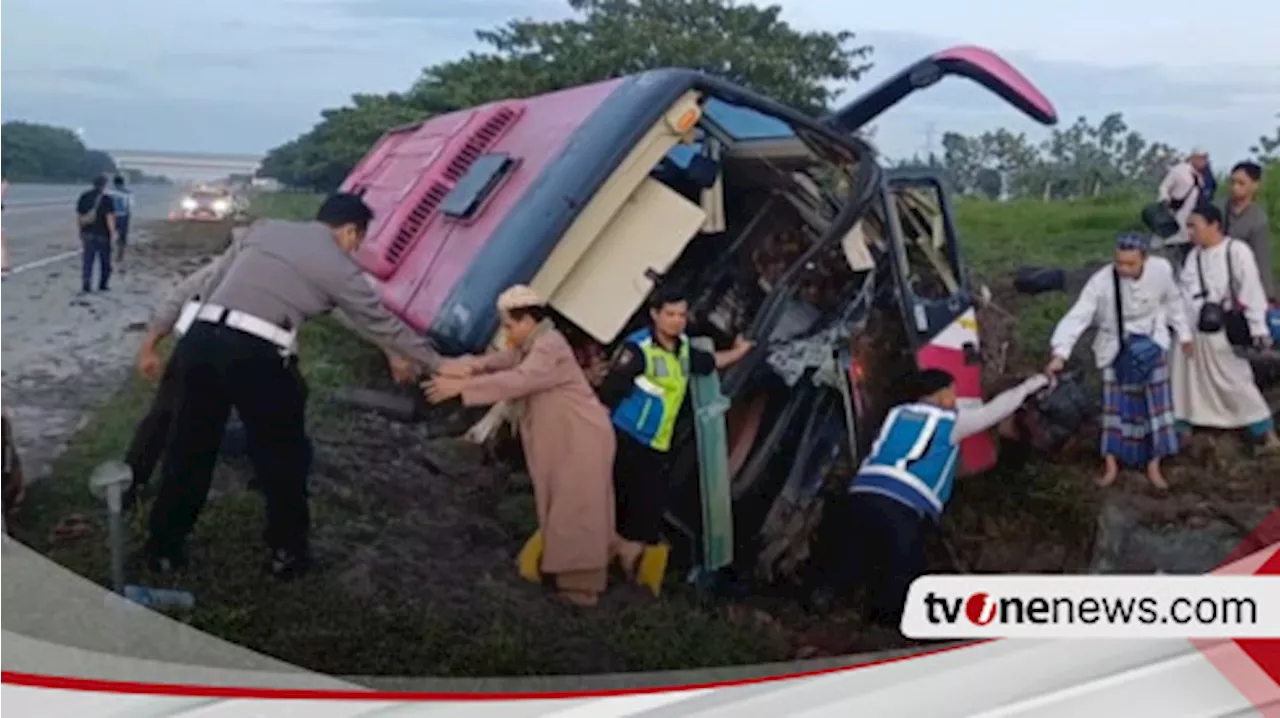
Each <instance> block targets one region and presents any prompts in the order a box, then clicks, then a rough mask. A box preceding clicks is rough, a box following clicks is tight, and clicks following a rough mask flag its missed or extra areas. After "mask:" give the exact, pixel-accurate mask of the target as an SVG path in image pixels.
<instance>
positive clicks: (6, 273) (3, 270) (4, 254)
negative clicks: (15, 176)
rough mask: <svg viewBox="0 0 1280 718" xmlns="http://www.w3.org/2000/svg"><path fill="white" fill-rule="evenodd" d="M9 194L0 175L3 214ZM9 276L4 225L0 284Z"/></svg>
mask: <svg viewBox="0 0 1280 718" xmlns="http://www.w3.org/2000/svg"><path fill="white" fill-rule="evenodd" d="M8 193H9V180H6V179H5V178H4V175H3V174H0V212H4V196H5V195H8ZM6 276H9V244H8V243H6V242H5V235H4V225H0V282H4V279H5V278H6Z"/></svg>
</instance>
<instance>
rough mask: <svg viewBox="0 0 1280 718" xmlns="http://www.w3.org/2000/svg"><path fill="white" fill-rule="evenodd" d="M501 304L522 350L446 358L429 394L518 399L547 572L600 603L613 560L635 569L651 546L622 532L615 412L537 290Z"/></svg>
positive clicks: (510, 294) (568, 592)
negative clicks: (619, 528) (600, 396)
mask: <svg viewBox="0 0 1280 718" xmlns="http://www.w3.org/2000/svg"><path fill="white" fill-rule="evenodd" d="M498 308H499V310H500V312H501V314H502V327H503V331H504V332H505V334H506V336H507V339H508V342H509V343H510V344H512V345H513V348H511V349H507V350H505V351H501V352H496V353H493V354H488V355H485V356H482V357H463V358H460V359H454V360H451V361H447V362H445V363H444V365H443V366H441V368H440V373H439V375H438V376H437V377H436V378H435V379H434V380H432V381H429V382H427V383H426V384H425V385H424V386H425V388H426V389H427V392H426V394H427V398H428V400H430V401H431V402H432V403H440V402H443V401H447V400H449V399H451V398H454V397H458V396H460V397H461V398H462V402H463V404H465V405H467V406H483V405H489V404H496V403H498V402H504V401H505V402H508V404H509V406H510V407H511V410H512V411H513V412H514V417H515V419H516V422H515V423H516V426H517V428H518V431H519V433H520V439H521V444H522V445H523V447H524V453H525V462H526V464H527V465H528V468H529V477H530V479H531V480H532V482H533V494H534V501H535V504H536V507H537V514H538V527H539V530H540V532H541V536H542V559H541V565H540V567H539V568H540V570H541V573H542V574H544V575H546V574H550V575H551V576H553V577H554V580H555V584H556V587H557V589H559V592H560V595H561V596H562V597H563V598H565V599H567V600H569V601H571V602H572V603H575V604H577V605H581V606H592V605H595V604H596V603H597V602H598V600H599V595H600V593H602V592H603V591H604V589H605V586H606V584H607V582H608V567H609V564H610V563H611V561H612V560H613V559H614V558H617V559H618V560H619V561H620V562H621V563H622V564H623V566H624V569H626V570H630V571H632V572H634V570H635V569H634V565H635V563H636V562H637V561H638V559H639V557H640V554H641V552H642V547H641V546H640V545H639V544H631V543H630V542H624V541H621V540H620V539H619V538H618V535H617V532H616V526H615V516H614V496H613V460H614V451H615V440H614V435H613V425H612V423H611V422H610V420H609V412H608V410H607V409H605V407H604V405H603V404H601V403H600V401H599V399H597V398H596V394H595V391H594V390H592V388H591V385H590V384H589V383H588V382H587V378H586V375H585V374H584V373H583V371H582V368H581V367H580V366H579V365H578V362H577V360H576V358H575V357H574V354H573V349H572V347H570V345H569V342H568V340H567V339H565V337H564V335H563V334H561V333H560V332H559V331H557V330H556V329H555V326H554V325H553V324H552V322H551V319H550V316H549V309H548V308H547V307H546V305H545V303H544V302H543V301H542V300H541V299H539V298H538V297H537V295H535V294H534V293H533V290H531V289H529V288H528V287H524V286H521V285H517V286H516V287H512V288H511V289H509V290H508V291H507V292H504V293H503V295H502V296H501V297H499V299H498Z"/></svg>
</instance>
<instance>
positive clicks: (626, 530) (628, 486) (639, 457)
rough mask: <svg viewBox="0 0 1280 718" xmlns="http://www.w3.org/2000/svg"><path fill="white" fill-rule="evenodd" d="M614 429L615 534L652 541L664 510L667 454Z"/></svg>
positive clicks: (658, 532)
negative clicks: (616, 532) (616, 445)
mask: <svg viewBox="0 0 1280 718" xmlns="http://www.w3.org/2000/svg"><path fill="white" fill-rule="evenodd" d="M614 433H615V434H616V435H617V443H618V452H617V454H616V455H615V457H614V460H613V485H614V497H615V500H616V502H617V521H618V534H619V535H621V536H622V537H623V538H624V539H627V540H628V541H639V542H641V543H646V544H656V543H658V542H659V541H661V540H662V526H663V520H664V519H663V515H664V514H665V513H666V511H667V493H668V491H669V480H668V474H669V473H670V470H671V466H670V462H669V461H668V455H667V454H666V453H665V452H661V451H657V450H655V449H653V448H650V447H648V446H645V445H644V444H641V443H640V442H639V441H636V440H635V439H634V438H632V437H631V435H630V434H628V433H626V432H625V431H621V430H619V429H616V428H615V429H614Z"/></svg>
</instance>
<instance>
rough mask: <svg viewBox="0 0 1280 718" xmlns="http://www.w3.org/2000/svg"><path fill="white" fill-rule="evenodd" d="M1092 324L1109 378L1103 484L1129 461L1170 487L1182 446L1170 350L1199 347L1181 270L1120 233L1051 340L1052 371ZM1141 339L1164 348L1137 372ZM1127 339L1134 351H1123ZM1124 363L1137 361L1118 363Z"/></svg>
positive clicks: (1137, 238)
mask: <svg viewBox="0 0 1280 718" xmlns="http://www.w3.org/2000/svg"><path fill="white" fill-rule="evenodd" d="M1117 291H1118V292H1119V298H1118V299H1117V296H1116V293H1117ZM1089 329H1097V333H1095V334H1094V337H1093V356H1094V361H1095V362H1096V364H1097V367H1098V369H1100V370H1101V371H1102V385H1103V388H1102V399H1103V401H1102V404H1103V419H1102V441H1101V452H1102V459H1103V471H1102V475H1101V476H1100V477H1099V479H1098V485H1100V486H1109V485H1110V484H1111V483H1112V482H1114V481H1115V480H1116V476H1117V475H1118V474H1119V471H1120V466H1121V465H1124V466H1131V467H1136V468H1142V469H1145V470H1146V472H1147V479H1148V480H1149V481H1151V483H1152V485H1153V486H1155V487H1156V488H1158V489H1167V488H1169V484H1168V482H1167V481H1166V480H1165V477H1164V473H1163V471H1162V470H1161V466H1160V462H1161V460H1162V459H1164V458H1166V457H1170V456H1173V455H1175V454H1177V453H1178V448H1179V445H1178V434H1177V431H1176V428H1175V422H1176V419H1177V416H1176V414H1175V412H1174V402H1173V392H1172V389H1171V387H1170V383H1169V381H1170V380H1169V367H1168V354H1169V349H1170V348H1171V347H1172V345H1173V343H1174V341H1175V340H1176V341H1177V343H1178V344H1179V346H1180V348H1179V351H1181V352H1183V353H1185V354H1188V355H1189V354H1191V352H1192V336H1191V326H1190V324H1189V323H1188V322H1187V316H1186V313H1185V307H1184V303H1183V301H1182V293H1181V292H1180V291H1179V288H1178V280H1177V274H1176V272H1174V269H1173V267H1172V266H1171V265H1170V264H1169V262H1168V261H1167V260H1165V259H1164V258H1163V257H1148V256H1147V243H1146V238H1145V237H1143V236H1142V235H1140V234H1136V233H1128V234H1124V235H1121V236H1120V237H1119V238H1118V239H1117V240H1116V250H1115V256H1114V258H1113V260H1112V262H1111V263H1110V264H1108V265H1107V266H1105V267H1103V268H1102V269H1099V270H1098V271H1097V272H1095V273H1094V275H1093V276H1092V277H1090V278H1089V281H1088V283H1086V284H1085V286H1084V289H1083V290H1082V291H1081V292H1080V297H1079V298H1078V299H1076V302H1075V304H1073V305H1072V306H1071V309H1070V310H1069V311H1068V312H1067V313H1066V315H1065V316H1063V318H1062V319H1061V320H1060V321H1059V322H1058V326H1057V327H1056V328H1055V329H1054V332H1053V337H1052V338H1051V339H1050V340H1049V343H1050V346H1051V348H1052V349H1053V358H1052V359H1051V360H1050V361H1049V366H1048V367H1046V372H1047V373H1049V374H1056V373H1058V372H1059V371H1062V369H1063V367H1065V366H1066V363H1067V360H1068V359H1070V358H1071V351H1072V349H1073V348H1074V347H1075V345H1076V342H1077V341H1079V339H1080V337H1081V336H1083V335H1084V333H1085V332H1086V331H1088V330H1089ZM1171 329H1172V331H1170V330H1171ZM1121 331H1123V333H1124V336H1123V337H1122V336H1121ZM1139 342H1151V343H1154V344H1155V346H1156V347H1158V348H1159V353H1158V355H1157V354H1155V352H1152V353H1151V355H1152V356H1150V358H1149V359H1147V360H1146V361H1145V362H1144V363H1145V364H1147V366H1146V368H1145V371H1143V372H1142V374H1143V375H1142V376H1140V377H1135V376H1133V374H1134V373H1135V372H1134V371H1133V370H1131V368H1132V367H1133V361H1132V356H1131V352H1132V351H1133V349H1134V346H1135V345H1136V344H1137V343H1139ZM1125 346H1127V347H1128V348H1129V350H1130V356H1122V355H1124V354H1125V352H1123V351H1122V347H1125ZM1121 362H1128V363H1129V366H1128V367H1119V368H1117V366H1116V365H1117V363H1121Z"/></svg>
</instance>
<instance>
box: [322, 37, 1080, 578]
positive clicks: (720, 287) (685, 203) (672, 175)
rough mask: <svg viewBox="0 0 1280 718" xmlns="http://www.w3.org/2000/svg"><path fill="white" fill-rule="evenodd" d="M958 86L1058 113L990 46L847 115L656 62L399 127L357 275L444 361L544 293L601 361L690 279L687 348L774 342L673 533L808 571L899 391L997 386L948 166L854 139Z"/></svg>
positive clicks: (681, 469) (924, 63) (677, 499)
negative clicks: (931, 376) (927, 381)
mask: <svg viewBox="0 0 1280 718" xmlns="http://www.w3.org/2000/svg"><path fill="white" fill-rule="evenodd" d="M947 75H958V76H961V77H967V78H969V79H971V80H974V81H976V82H977V83H979V84H981V85H982V86H984V87H986V88H987V89H989V90H991V91H993V92H994V93H996V94H997V95H999V96H1000V97H1002V98H1003V99H1005V100H1006V101H1007V102H1009V103H1011V104H1012V105H1014V106H1015V107H1016V108H1018V109H1019V110H1021V111H1022V112H1023V113H1025V114H1027V115H1028V116H1030V117H1031V118H1032V119H1034V120H1035V121H1037V122H1040V123H1043V124H1052V123H1054V122H1056V115H1055V111H1054V109H1053V107H1052V105H1051V104H1050V103H1049V102H1048V100H1047V99H1046V98H1045V97H1044V96H1043V95H1042V94H1041V93H1040V92H1039V91H1038V90H1036V89H1035V88H1034V87H1033V86H1032V85H1031V83H1030V82H1028V81H1027V80H1026V79H1025V78H1024V77H1023V76H1022V75H1020V74H1019V73H1018V72H1017V71H1016V70H1015V69H1013V68H1012V67H1010V66H1009V65H1008V64H1007V63H1005V62H1004V61H1003V60H1001V59H1000V58H999V57H998V56H996V55H994V54H993V53H991V52H988V51H986V50H983V49H981V48H975V47H960V48H953V49H950V50H946V51H943V52H940V53H937V54H935V55H933V56H930V57H928V58H925V59H923V60H921V61H920V62H918V63H916V64H914V65H912V66H911V67H909V68H907V69H905V70H903V71H902V72H901V73H899V74H898V75H896V76H894V77H892V78H890V79H889V80H887V81H886V82H884V83H882V84H881V85H879V86H877V87H875V88H874V89H872V90H871V91H870V92H868V93H866V94H864V95H863V96H861V97H859V98H858V99H856V100H854V101H853V102H851V103H849V104H848V105H846V106H845V107H843V108H842V109H840V110H839V111H838V112H836V113H834V114H832V115H831V116H829V117H826V118H813V117H808V116H806V115H804V114H802V113H799V112H797V111H795V110H793V109H790V108H788V107H786V106H784V105H781V104H779V103H777V102H775V101H773V100H770V99H768V98H766V97H762V96H760V95H758V94H755V93H752V92H750V91H748V90H746V89H743V88H742V87H739V86H737V85H734V84H731V83H728V82H725V81H721V80H717V79H714V78H712V77H708V76H707V75H705V74H701V73H698V72H693V71H687V70H678V69H674V70H656V71H650V72H645V73H643V74H639V75H634V76H629V77H623V78H618V79H612V80H607V81H604V82H599V83H595V84H591V85H585V86H581V87H575V88H571V89H567V90H562V91H558V92H553V93H549V94H545V95H540V96H536V97H530V98H524V99H511V100H504V101H500V102H495V103H491V104H488V105H485V106H482V107H477V108H473V109H468V110H463V111H460V112H454V113H451V114H447V115H442V116H438V117H433V118H431V119H429V120H427V121H424V122H421V123H419V124H414V125H410V126H406V127H400V128H396V129H393V130H390V131H389V132H387V133H386V134H385V135H384V136H383V137H382V138H381V139H380V140H379V141H378V142H377V144H375V145H374V146H373V147H372V148H371V150H370V151H369V152H368V154H367V155H366V156H365V157H364V158H363V160H362V161H361V162H360V163H359V164H358V165H357V167H356V168H355V169H354V170H353V171H352V173H351V174H350V176H349V177H348V178H347V179H346V181H345V182H344V184H343V187H342V189H343V190H345V191H349V192H355V193H358V194H360V195H362V196H363V197H364V198H365V200H366V201H367V202H368V203H369V205H370V206H371V207H372V208H373V209H374V211H375V213H376V216H375V219H374V222H373V224H372V226H371V227H370V229H369V234H368V237H367V239H366V241H365V243H364V246H363V247H362V248H361V250H360V252H359V254H358V255H357V260H358V261H359V263H360V264H361V266H362V267H363V268H364V269H365V270H366V272H367V273H368V274H369V275H370V277H371V279H372V280H373V281H374V283H375V284H376V286H377V287H378V288H379V291H380V293H381V296H382V299H383V301H384V302H385V304H386V305H387V306H388V307H389V308H390V309H391V310H392V311H393V312H394V313H396V314H397V315H398V316H400V317H401V318H402V319H404V320H405V321H406V322H407V323H408V324H410V325H411V326H413V327H415V328H416V329H418V330H419V331H422V332H424V333H427V334H428V335H430V337H431V338H432V339H433V340H434V341H435V342H436V343H437V345H438V346H439V347H440V348H441V349H442V351H444V352H445V353H463V352H472V353H476V352H482V351H484V350H485V349H486V347H488V346H490V345H492V344H494V343H496V342H497V341H498V337H496V336H495V334H496V332H497V328H498V317H497V314H496V310H495V307H494V304H495V300H496V297H497V296H498V294H499V293H500V292H502V291H503V290H504V289H506V288H507V287H508V286H510V285H512V284H516V283H526V284H529V285H531V286H532V287H533V288H534V289H536V290H537V291H538V292H539V294H540V295H541V296H543V297H547V298H548V300H549V303H550V305H551V307H552V308H553V309H554V310H555V312H556V313H557V315H558V317H557V318H558V320H560V324H561V326H562V328H563V329H564V330H565V333H566V335H567V336H568V337H569V338H570V340H571V341H572V342H573V343H574V345H575V348H576V349H577V351H578V353H579V358H580V361H581V362H582V363H583V365H584V367H589V368H599V367H600V366H601V365H602V364H603V363H604V362H606V361H607V357H609V356H610V355H611V352H612V350H613V348H614V347H615V345H616V344H617V343H618V342H619V341H620V340H621V339H622V337H624V336H626V335H627V333H628V332H630V331H631V330H632V329H634V328H635V327H637V326H638V325H640V324H642V323H644V322H645V321H647V311H645V310H644V306H645V300H646V298H647V296H648V295H649V294H650V292H651V291H652V290H653V288H654V287H655V285H656V284H658V283H659V282H661V283H663V284H675V285H677V286H679V287H681V288H683V289H684V290H685V291H686V293H687V295H688V296H690V297H691V302H690V310H691V330H690V334H691V335H701V336H704V337H707V338H708V340H709V341H711V342H713V343H714V344H715V345H716V346H717V347H718V348H722V347H725V346H727V345H728V344H729V343H730V342H731V341H732V339H733V337H734V336H735V335H737V334H738V333H743V334H745V335H746V336H747V337H748V338H750V339H752V340H754V341H755V342H756V348H755V350H754V351H753V352H752V354H751V355H750V356H749V357H748V358H747V359H745V360H744V361H742V362H740V363H739V364H737V365H735V366H734V367H732V368H731V369H728V370H726V371H725V372H724V375H723V376H722V377H720V378H719V380H720V384H719V386H711V387H702V389H703V391H697V390H696V389H697V387H695V391H694V392H692V393H693V394H694V403H695V406H694V409H695V410H694V411H692V412H687V414H689V415H690V416H691V418H690V419H689V420H688V421H687V423H688V424H689V425H688V426H682V427H680V428H678V430H677V441H676V442H675V443H674V444H673V449H672V451H673V454H672V456H673V461H674V470H673V474H674V475H673V476H672V477H671V483H672V486H673V491H675V492H676V495H675V496H673V501H672V503H671V506H672V511H671V512H670V514H669V516H668V518H669V523H670V525H671V526H672V528H673V529H674V530H673V531H671V532H669V533H670V534H671V535H672V536H673V538H674V542H675V543H678V544H683V546H684V547H687V548H688V549H689V550H688V551H687V552H681V551H677V555H679V554H680V553H684V554H685V555H688V556H689V557H690V565H691V567H695V568H699V569H702V570H703V571H710V572H714V571H718V570H720V569H724V568H729V567H732V568H733V569H736V570H737V571H738V572H739V573H740V574H741V573H742V572H743V571H744V570H745V571H749V572H754V573H756V574H757V575H758V576H760V577H762V578H764V579H766V580H772V579H774V578H777V577H778V576H781V575H791V574H793V573H794V570H795V569H796V568H797V567H798V566H800V565H801V564H803V562H804V561H805V559H806V557H807V556H808V551H809V548H808V546H809V543H810V539H811V536H812V534H813V529H814V527H815V526H816V523H817V521H818V520H819V519H820V516H821V504H822V501H821V496H822V493H823V487H824V486H825V485H827V484H828V481H827V479H828V478H829V477H836V476H842V477H843V478H844V479H847V478H848V471H849V470H851V469H852V466H853V465H855V462H856V461H857V460H858V458H859V457H860V456H861V455H862V454H863V453H864V452H865V451H866V450H867V448H868V447H869V445H870V441H871V439H872V438H873V436H874V432H875V430H876V429H877V427H878V425H879V423H880V421H881V420H882V418H883V415H884V412H885V411H886V410H887V408H888V407H887V404H889V403H890V402H892V401H893V400H894V399H895V397H894V396H893V387H894V384H895V381H896V379H897V378H899V377H901V376H902V375H903V374H904V373H905V372H907V371H910V370H911V369H914V368H915V367H917V366H920V367H939V368H944V369H946V370H948V371H949V372H951V373H952V374H953V375H954V376H955V377H956V378H957V384H958V387H957V388H958V391H959V394H960V395H961V396H962V397H963V399H964V400H969V401H979V400H981V398H982V396H983V393H982V385H981V352H980V349H979V340H978V327H977V321H976V313H975V300H974V295H975V288H974V287H973V286H972V284H971V281H970V278H969V276H968V274H967V273H966V271H965V269H964V265H963V262H962V259H961V247H960V243H959V241H958V238H957V237H956V232H955V227H954V224H953V218H952V216H951V209H950V204H949V195H948V189H947V187H946V185H945V184H944V182H943V181H942V178H941V176H940V175H938V174H937V173H935V172H932V171H925V170H921V171H915V170H913V171H897V170H886V169H884V168H882V167H881V166H880V165H879V164H877V161H876V157H875V153H874V151H873V149H872V148H871V147H870V146H869V145H868V144H867V143H866V142H864V141H863V140H862V139H859V137H858V136H857V135H856V134H855V131H856V130H858V129H859V128H860V127H863V126H864V125H866V124H867V123H868V122H870V121H871V120H873V119H874V118H876V117H878V116H879V115H880V114H881V113H883V112H884V111H885V110H887V109H889V108H890V107H892V106H893V105H895V104H896V103H898V102H899V101H900V100H902V99H903V98H904V97H906V96H907V95H909V94H911V93H912V92H914V91H915V90H917V89H921V88H925V87H928V86H930V85H933V84H934V83H936V82H938V81H939V80H941V79H942V78H943V77H944V76H947ZM589 374H590V372H589ZM596 375H597V376H598V375H599V374H598V373H597V374H596ZM995 461H996V451H995V444H994V442H993V440H992V439H990V438H989V437H986V436H979V437H974V438H971V439H969V440H968V441H967V442H966V443H965V444H964V446H963V449H962V462H963V465H964V468H963V470H964V471H966V472H970V473H971V472H976V471H982V470H985V469H987V468H990V467H991V466H992V465H993V464H994V463H995ZM677 548H680V547H679V546H677Z"/></svg>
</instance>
